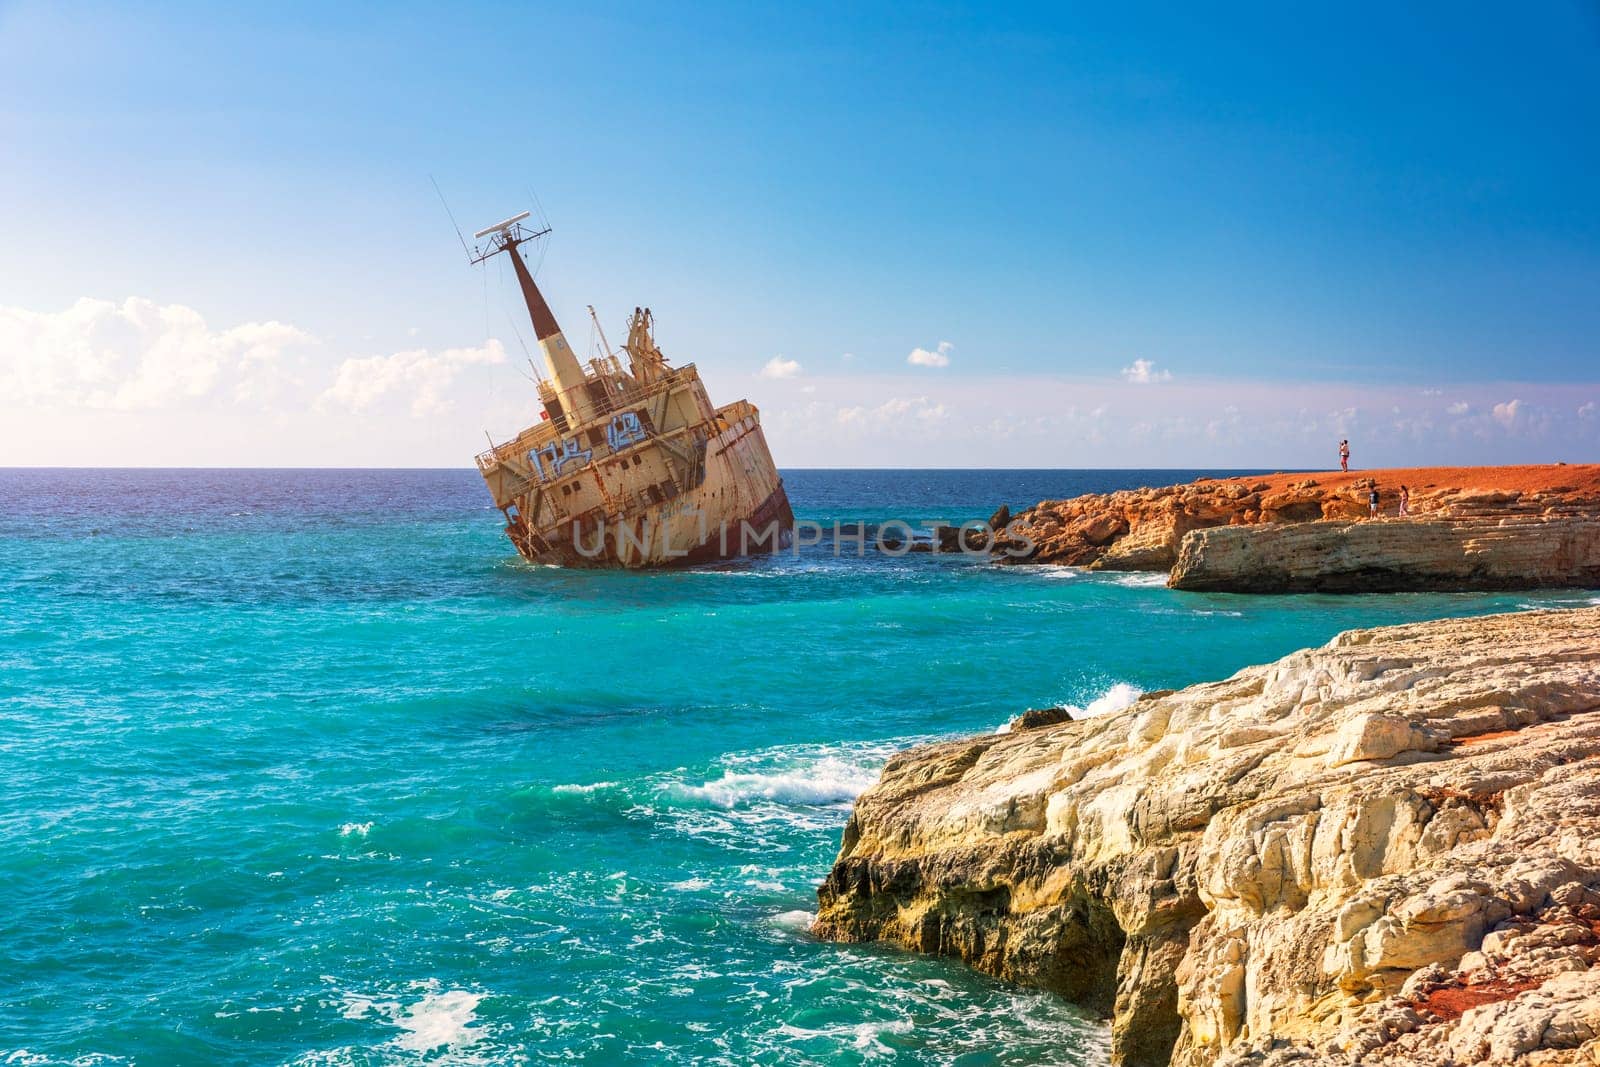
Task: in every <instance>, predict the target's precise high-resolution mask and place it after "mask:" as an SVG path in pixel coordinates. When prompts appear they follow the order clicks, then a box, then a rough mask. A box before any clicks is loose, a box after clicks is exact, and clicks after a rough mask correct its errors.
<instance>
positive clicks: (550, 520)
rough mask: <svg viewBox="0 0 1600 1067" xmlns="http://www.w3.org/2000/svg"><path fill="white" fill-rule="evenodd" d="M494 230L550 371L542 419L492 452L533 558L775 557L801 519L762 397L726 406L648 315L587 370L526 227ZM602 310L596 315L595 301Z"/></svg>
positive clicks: (519, 541) (512, 517)
mask: <svg viewBox="0 0 1600 1067" xmlns="http://www.w3.org/2000/svg"><path fill="white" fill-rule="evenodd" d="M516 222H517V220H508V222H507V223H503V224H500V226H498V227H491V228H490V230H485V231H481V232H480V233H479V234H478V235H477V236H480V237H482V236H484V235H486V234H490V235H492V236H491V242H490V248H489V251H487V252H484V253H483V254H482V256H481V257H480V258H488V256H491V255H495V254H498V253H501V252H508V253H510V255H509V258H510V259H511V262H512V264H513V267H514V269H515V271H516V274H517V280H518V282H519V284H520V286H521V289H522V295H523V298H524V300H525V302H526V303H527V306H528V313H529V317H530V318H531V319H532V321H533V326H534V332H535V335H536V336H537V338H538V341H539V345H540V348H541V349H542V351H543V353H544V357H545V365H546V369H547V371H548V376H547V377H546V378H545V380H544V381H542V382H541V383H540V384H539V400H540V404H541V410H540V412H539V420H538V421H537V422H534V423H532V424H531V425H530V426H528V427H527V428H526V429H524V430H522V431H521V432H520V433H518V434H517V435H516V436H515V437H513V438H512V439H510V440H509V441H505V442H503V443H500V444H493V443H492V442H491V447H490V448H489V449H488V450H487V451H485V452H483V453H481V454H479V456H478V457H477V465H478V470H479V473H481V474H482V475H483V479H484V483H485V485H486V486H487V487H488V489H489V493H490V495H491V497H492V498H493V500H494V503H495V506H496V507H497V508H499V509H500V511H501V513H502V514H503V515H504V516H505V532H506V536H507V537H508V538H509V539H510V541H511V543H512V544H513V545H514V546H515V547H516V549H517V552H518V554H520V555H521V556H522V558H524V559H526V560H528V561H529V562H531V563H540V564H554V565H558V566H564V567H596V568H627V569H639V568H653V567H672V566H682V565H685V564H693V563H703V562H706V561H709V560H718V559H732V558H736V557H739V556H747V555H755V554H759V553H763V552H773V551H777V550H778V549H780V548H782V547H784V546H785V545H787V544H788V541H789V537H790V532H791V530H792V528H793V526H794V515H793V512H792V510H791V509H790V506H789V498H788V495H787V494H786V493H785V491H784V486H783V479H782V478H781V477H780V476H779V474H778V470H777V467H776V466H775V465H774V463H773V460H772V453H771V451H770V450H769V449H768V447H767V441H766V437H765V435H764V434H763V433H762V429H761V413H760V412H759V411H757V410H756V408H755V405H753V404H751V403H749V402H748V401H745V400H738V401H735V402H733V403H731V404H727V405H724V406H722V407H715V406H714V405H713V404H712V403H711V399H710V397H709V396H708V395H707V392H706V388H705V385H704V383H703V382H702V381H701V379H700V375H699V372H698V371H697V370H696V369H695V367H694V365H693V364H686V365H684V366H682V367H670V366H668V365H667V360H666V358H665V356H663V355H662V353H661V350H660V348H659V347H657V346H656V343H655V337H654V322H653V319H652V317H651V315H650V312H649V310H648V309H643V308H635V309H634V313H633V316H632V318H631V319H630V320H629V324H628V341H627V343H626V344H625V345H624V346H623V354H624V355H626V357H627V360H628V363H627V367H626V369H624V366H623V363H622V360H621V358H619V356H618V355H617V354H613V353H611V352H610V350H609V346H606V343H605V335H604V331H603V330H600V329H599V322H598V319H596V321H595V326H596V332H597V333H599V335H600V342H601V345H602V347H603V349H604V351H603V354H602V355H600V356H599V357H597V358H593V359H590V360H589V361H588V362H587V364H580V363H579V361H578V359H577V357H576V356H575V355H574V354H573V353H572V351H571V349H570V348H569V347H568V346H567V343H566V340H565V338H564V337H563V335H562V333H561V331H560V328H559V327H558V326H557V325H556V321H555V317H554V315H553V314H552V313H551V311H550V308H549V306H548V305H547V304H546V303H545V301H544V297H543V295H542V294H541V293H540V292H539V289H538V286H537V285H535V283H534V280H533V278H532V276H531V275H530V273H529V271H528V268H527V265H526V264H525V263H524V262H523V258H522V255H521V254H520V252H519V251H518V245H520V244H521V243H522V242H523V241H525V240H529V239H531V236H537V235H526V234H524V233H523V231H522V230H521V228H520V226H518V225H516V224H515V223H516ZM590 310H591V314H592V312H593V309H590Z"/></svg>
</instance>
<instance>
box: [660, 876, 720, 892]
mask: <svg viewBox="0 0 1600 1067" xmlns="http://www.w3.org/2000/svg"><path fill="white" fill-rule="evenodd" d="M667 888H668V889H672V890H675V891H677V892H679V893H695V892H698V891H700V890H702V889H710V888H711V882H710V880H708V879H705V878H698V877H696V878H685V879H684V880H683V881H681V882H668V883H667Z"/></svg>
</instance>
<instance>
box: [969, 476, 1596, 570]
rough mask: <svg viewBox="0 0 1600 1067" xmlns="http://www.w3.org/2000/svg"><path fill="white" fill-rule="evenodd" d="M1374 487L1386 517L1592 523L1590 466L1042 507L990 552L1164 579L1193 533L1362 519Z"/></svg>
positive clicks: (1165, 493) (1267, 481)
mask: <svg viewBox="0 0 1600 1067" xmlns="http://www.w3.org/2000/svg"><path fill="white" fill-rule="evenodd" d="M1374 484H1376V485H1377V487H1378V490H1379V501H1380V507H1381V509H1382V511H1383V513H1384V514H1387V515H1393V514H1394V513H1395V512H1396V511H1397V509H1398V496H1397V494H1398V490H1399V487H1400V486H1401V485H1406V486H1408V487H1409V488H1410V490H1411V512H1412V514H1413V515H1415V516H1426V517H1431V518H1462V519H1466V518H1480V519H1481V518H1493V519H1502V518H1533V517H1541V518H1547V519H1561V518H1573V517H1587V518H1600V465H1595V464H1588V465H1572V466H1568V465H1565V464H1555V465H1550V466H1543V467H1461V468H1423V469H1410V470H1385V471H1366V472H1352V473H1341V472H1329V473H1318V474H1314V475H1304V474H1273V475H1265V476H1261V477H1247V478H1224V479H1201V480H1199V481H1196V482H1191V483H1189V484H1187V485H1169V486H1163V487H1159V488H1148V489H1130V490H1122V491H1119V492H1115V493H1096V494H1089V495H1086V496H1080V497H1075V498H1073V499H1071V500H1056V501H1049V500H1047V501H1044V502H1042V503H1040V504H1037V505H1035V506H1034V507H1031V508H1028V509H1027V510H1025V511H1023V512H1021V513H1019V514H1017V515H1016V516H1014V517H1013V516H1010V515H1009V514H1008V515H1007V516H1006V517H1007V518H1008V519H1009V520H1010V522H1009V526H1007V524H1006V523H999V524H995V526H996V528H997V529H998V528H1000V527H1002V526H1005V527H1007V529H1006V530H1005V532H1003V533H1002V534H1000V535H999V536H997V537H996V538H995V539H994V541H993V544H992V548H993V550H994V551H995V552H996V554H997V558H1000V559H1001V560H1002V561H1003V562H1019V561H1025V562H1034V563H1060V564H1067V565H1070V566H1087V567H1094V568H1099V569H1106V570H1157V571H1164V570H1169V569H1170V568H1172V566H1173V565H1174V564H1176V563H1177V561H1178V553H1179V550H1180V547H1181V545H1182V543H1183V540H1184V537H1185V536H1186V535H1187V534H1189V533H1191V532H1192V531H1195V530H1209V529H1214V528H1216V527H1223V526H1247V527H1257V526H1261V525H1265V524H1277V525H1288V524H1294V523H1305V522H1314V521H1318V520H1332V521H1336V522H1350V521H1354V520H1358V519H1365V518H1366V517H1367V516H1368V513H1369V507H1368V497H1369V495H1370V493H1371V487H1372V485H1374ZM1029 546H1032V547H1031V551H1028V547H1029Z"/></svg>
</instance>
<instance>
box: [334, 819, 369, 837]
mask: <svg viewBox="0 0 1600 1067" xmlns="http://www.w3.org/2000/svg"><path fill="white" fill-rule="evenodd" d="M371 832H372V824H371V823H370V822H347V823H345V824H344V825H343V826H341V827H339V836H340V837H350V836H351V835H354V836H356V837H366V836H367V835H368V834H369V833H371Z"/></svg>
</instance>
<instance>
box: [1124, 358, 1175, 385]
mask: <svg viewBox="0 0 1600 1067" xmlns="http://www.w3.org/2000/svg"><path fill="white" fill-rule="evenodd" d="M1122 377H1123V379H1124V380H1126V381H1129V382H1132V383H1133V384H1134V385H1156V384H1158V383H1160V382H1170V381H1172V372H1171V371H1169V370H1157V369H1156V365H1155V364H1154V363H1152V362H1150V361H1149V360H1148V359H1136V360H1134V361H1133V366H1131V367H1123V368H1122Z"/></svg>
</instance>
